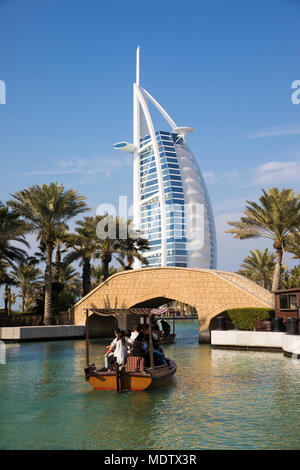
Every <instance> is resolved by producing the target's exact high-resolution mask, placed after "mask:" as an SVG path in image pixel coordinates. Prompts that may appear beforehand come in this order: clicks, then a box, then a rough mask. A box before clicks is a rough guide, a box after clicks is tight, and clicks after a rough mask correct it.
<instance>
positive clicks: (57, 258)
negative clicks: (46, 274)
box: [54, 244, 61, 282]
mask: <svg viewBox="0 0 300 470" xmlns="http://www.w3.org/2000/svg"><path fill="white" fill-rule="evenodd" d="M60 264H61V253H60V245H59V244H58V245H57V248H56V255H55V269H54V279H55V282H59V272H60Z"/></svg>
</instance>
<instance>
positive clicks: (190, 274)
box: [73, 267, 274, 340]
mask: <svg viewBox="0 0 300 470" xmlns="http://www.w3.org/2000/svg"><path fill="white" fill-rule="evenodd" d="M163 299H167V300H176V301H178V302H182V303H185V304H188V305H191V306H193V307H195V308H196V310H197V314H198V320H199V330H200V331H199V339H200V340H205V339H206V340H208V337H209V332H208V329H209V324H210V320H211V319H212V318H213V317H215V316H216V315H218V314H219V313H221V312H223V311H225V310H227V309H230V308H241V307H254V308H255V307H266V308H273V307H274V296H273V294H272V293H270V292H269V291H267V290H266V289H264V288H262V287H260V286H259V285H257V284H256V283H254V282H252V281H250V280H249V279H247V278H245V277H243V276H240V275H238V274H235V273H231V272H227V271H220V270H214V269H196V268H179V267H157V268H143V269H134V270H129V271H122V272H120V273H117V274H114V275H113V276H111V277H110V278H108V279H107V280H106V281H105V282H103V283H102V284H99V286H97V287H96V288H95V289H94V290H92V291H91V292H90V293H89V294H87V295H86V296H85V297H83V298H82V299H81V300H80V301H79V302H77V303H76V304H75V306H74V307H73V313H74V322H75V324H77V325H81V324H84V321H85V317H84V309H85V308H93V307H94V308H130V307H133V306H137V305H138V306H141V304H144V305H145V303H147V302H148V303H149V302H150V301H151V302H152V301H153V305H151V306H153V307H155V306H159V305H161V304H162V303H164V301H162V302H160V300H163ZM159 302H160V303H159ZM156 304H157V305H156Z"/></svg>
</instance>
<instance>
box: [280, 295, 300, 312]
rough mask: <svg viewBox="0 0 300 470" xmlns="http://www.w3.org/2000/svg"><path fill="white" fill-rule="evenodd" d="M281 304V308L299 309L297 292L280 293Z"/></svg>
mask: <svg viewBox="0 0 300 470" xmlns="http://www.w3.org/2000/svg"><path fill="white" fill-rule="evenodd" d="M279 306H280V310H297V296H296V294H280V295H279Z"/></svg>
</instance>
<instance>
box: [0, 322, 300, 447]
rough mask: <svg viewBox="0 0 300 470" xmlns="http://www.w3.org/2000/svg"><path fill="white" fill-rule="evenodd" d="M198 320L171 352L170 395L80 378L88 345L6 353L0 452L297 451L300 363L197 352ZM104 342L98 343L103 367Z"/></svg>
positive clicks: (181, 327) (1, 370) (17, 348)
mask: <svg viewBox="0 0 300 470" xmlns="http://www.w3.org/2000/svg"><path fill="white" fill-rule="evenodd" d="M197 327H198V323H197V321H181V322H180V321H178V322H177V334H178V337H177V342H176V344H173V345H168V346H165V348H164V349H165V351H166V352H167V355H169V356H170V357H172V358H173V359H174V360H175V361H176V362H177V365H178V371H177V374H176V376H175V378H174V380H173V381H172V383H171V385H170V386H169V387H164V388H163V389H160V390H153V391H149V392H147V391H145V392H132V393H130V392H129V393H123V394H117V393H116V392H109V391H103V392H99V391H95V390H93V389H92V388H91V387H90V386H89V385H88V384H87V383H86V382H85V379H84V376H83V368H84V361H85V349H84V348H85V344H84V341H82V340H80V341H78V340H74V341H59V342H47V343H24V344H21V345H13V344H11V345H7V364H6V365H1V364H0V448H1V449H112V450H117V449H167V450H169V449H178V450H182V449H186V450H188V449H193V450H195V449H300V361H293V360H292V359H290V358H286V357H284V356H283V355H282V354H279V353H265V352H247V351H229V350H224V351H223V350H215V349H211V348H210V346H208V345H199V344H198V342H197V340H198V336H197V335H198V333H197ZM105 344H107V341H103V340H93V342H92V344H91V359H92V360H93V361H94V360H96V363H97V364H101V363H102V361H103V353H104V346H105Z"/></svg>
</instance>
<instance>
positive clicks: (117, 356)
mask: <svg viewBox="0 0 300 470" xmlns="http://www.w3.org/2000/svg"><path fill="white" fill-rule="evenodd" d="M162 321H163V320H162ZM165 323H167V322H165ZM167 325H168V323H167ZM168 326H169V325H168ZM162 327H163V325H162ZM151 330H152V350H153V362H154V365H155V366H162V365H167V362H168V360H166V358H165V355H164V352H163V349H162V347H161V346H160V344H159V339H160V337H162V336H165V333H166V330H167V328H166V327H165V328H163V331H161V330H160V329H159V326H158V324H157V322H156V320H153V321H152V322H151ZM168 332H169V333H170V328H169V330H168ZM114 333H115V339H114V340H113V341H112V343H111V344H110V345H109V346H106V348H107V352H106V354H105V369H107V370H108V369H109V370H113V369H114V366H115V363H116V362H117V363H118V366H119V367H122V366H124V364H125V363H126V359H127V356H128V355H129V354H131V355H133V356H138V357H143V358H144V361H145V367H150V330H149V325H147V324H146V325H142V324H141V325H137V326H136V327H135V328H133V331H131V330H127V331H123V330H120V329H119V328H116V330H115V331H114Z"/></svg>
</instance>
